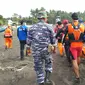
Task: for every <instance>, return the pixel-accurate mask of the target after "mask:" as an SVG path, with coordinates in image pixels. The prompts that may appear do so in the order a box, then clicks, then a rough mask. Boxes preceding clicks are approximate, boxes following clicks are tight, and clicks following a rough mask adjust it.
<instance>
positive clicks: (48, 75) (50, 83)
mask: <svg viewBox="0 0 85 85" xmlns="http://www.w3.org/2000/svg"><path fill="white" fill-rule="evenodd" d="M45 85H54V83H53V81H52V80H51V72H49V71H46V75H45Z"/></svg>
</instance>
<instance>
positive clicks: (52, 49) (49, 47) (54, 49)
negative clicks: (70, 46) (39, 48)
mask: <svg viewBox="0 0 85 85" xmlns="http://www.w3.org/2000/svg"><path fill="white" fill-rule="evenodd" d="M55 51H56V45H55V44H53V45H52V44H49V45H48V52H53V53H55Z"/></svg>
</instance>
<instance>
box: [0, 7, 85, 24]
mask: <svg viewBox="0 0 85 85" xmlns="http://www.w3.org/2000/svg"><path fill="white" fill-rule="evenodd" d="M41 10H45V8H43V7H41V8H40V9H38V8H36V9H31V10H30V16H28V17H22V16H21V15H18V14H17V13H14V14H13V16H12V17H11V18H10V19H11V20H12V21H13V22H16V23H19V22H20V20H24V21H25V22H26V23H27V24H33V23H36V22H37V21H38V19H37V14H38V12H39V11H41ZM77 13H78V15H79V18H82V19H83V20H84V21H85V11H84V12H83V13H81V12H77ZM47 14H48V22H49V23H51V24H55V20H56V17H57V16H60V17H61V20H63V19H68V20H69V21H70V22H71V21H72V19H71V14H72V12H69V13H68V12H66V11H61V10H49V11H47ZM6 20H7V18H6V19H5V18H3V16H2V15H0V21H1V22H2V23H5V21H6Z"/></svg>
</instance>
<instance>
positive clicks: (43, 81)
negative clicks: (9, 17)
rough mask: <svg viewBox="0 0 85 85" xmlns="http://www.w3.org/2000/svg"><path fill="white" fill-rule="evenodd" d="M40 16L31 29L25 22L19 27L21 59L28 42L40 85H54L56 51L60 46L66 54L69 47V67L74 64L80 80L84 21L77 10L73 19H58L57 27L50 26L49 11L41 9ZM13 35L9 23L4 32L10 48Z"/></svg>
mask: <svg viewBox="0 0 85 85" xmlns="http://www.w3.org/2000/svg"><path fill="white" fill-rule="evenodd" d="M37 18H38V20H39V21H38V22H37V23H36V24H33V25H32V26H31V27H30V28H28V27H27V26H25V25H24V22H23V21H21V22H20V23H21V25H20V26H19V27H18V28H17V37H18V39H19V42H20V59H21V60H23V59H24V49H25V45H26V44H27V45H28V46H30V47H31V50H32V56H33V58H34V69H35V72H36V76H37V83H38V85H54V82H53V81H52V80H51V73H52V70H53V63H52V54H53V53H55V52H56V47H57V46H58V50H59V54H60V56H61V57H63V56H64V50H65V54H66V57H67V60H68V63H69V66H70V67H73V71H74V73H75V79H76V81H77V82H78V83H79V82H80V73H79V64H80V58H81V57H80V55H83V54H85V53H84V52H83V50H84V48H83V45H84V42H85V26H84V23H83V22H82V21H81V20H80V21H79V17H78V14H77V13H73V14H72V16H71V18H72V20H73V21H72V22H70V21H69V20H67V19H64V20H62V21H61V20H59V19H58V20H57V21H56V25H55V26H54V27H51V26H50V25H49V23H48V19H47V18H48V16H47V13H46V11H40V12H39V13H38V17H37ZM3 31H4V30H3ZM3 31H1V32H3ZM12 37H13V30H11V26H10V25H8V27H7V28H6V29H5V31H4V38H5V49H6V50H7V49H8V48H12ZM56 41H57V42H56ZM56 43H57V46H56ZM82 49H83V50H82ZM43 64H44V66H43Z"/></svg>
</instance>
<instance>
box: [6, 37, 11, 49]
mask: <svg viewBox="0 0 85 85" xmlns="http://www.w3.org/2000/svg"><path fill="white" fill-rule="evenodd" d="M5 46H6V47H7V48H12V38H5Z"/></svg>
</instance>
